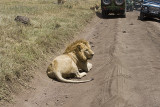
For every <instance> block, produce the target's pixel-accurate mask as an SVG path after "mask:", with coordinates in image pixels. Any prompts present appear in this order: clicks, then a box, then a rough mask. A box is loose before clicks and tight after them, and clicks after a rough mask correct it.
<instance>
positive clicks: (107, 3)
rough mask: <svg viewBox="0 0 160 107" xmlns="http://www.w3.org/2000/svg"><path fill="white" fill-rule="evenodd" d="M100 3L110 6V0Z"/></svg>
mask: <svg viewBox="0 0 160 107" xmlns="http://www.w3.org/2000/svg"><path fill="white" fill-rule="evenodd" d="M102 3H103V4H104V5H110V4H111V0H102Z"/></svg>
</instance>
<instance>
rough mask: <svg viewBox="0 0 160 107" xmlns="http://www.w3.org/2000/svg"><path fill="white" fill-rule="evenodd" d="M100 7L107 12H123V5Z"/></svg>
mask: <svg viewBox="0 0 160 107" xmlns="http://www.w3.org/2000/svg"><path fill="white" fill-rule="evenodd" d="M101 9H102V10H104V11H107V12H108V13H123V12H125V7H123V6H119V7H113V6H101Z"/></svg>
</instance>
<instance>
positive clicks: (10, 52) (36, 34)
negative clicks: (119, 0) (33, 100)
mask: <svg viewBox="0 0 160 107" xmlns="http://www.w3.org/2000/svg"><path fill="white" fill-rule="evenodd" d="M95 3H97V2H96V0H76V1H73V0H67V2H66V3H65V4H63V5H58V4H57V1H55V0H1V1H0V102H2V101H8V102H10V101H12V100H11V95H12V94H11V93H16V92H18V91H17V90H18V89H19V87H27V86H26V85H25V83H26V82H29V81H30V80H31V78H33V77H32V76H33V75H32V73H33V72H30V71H31V70H34V69H35V68H34V67H37V68H36V69H38V67H39V66H38V63H37V62H40V61H44V62H46V61H47V59H48V58H49V56H51V55H52V56H53V53H56V52H57V51H58V50H59V49H60V48H61V47H62V46H64V45H65V43H66V42H67V41H69V40H70V39H72V38H73V37H74V36H75V34H76V32H78V31H79V30H80V29H82V28H83V27H84V26H85V25H86V24H87V22H88V21H89V20H90V19H91V18H92V16H93V15H94V13H93V11H91V10H90V6H92V5H94V4H95ZM18 15H21V16H27V17H28V18H30V20H31V25H28V26H27V25H23V24H21V23H17V22H15V21H14V18H15V17H16V16H18Z"/></svg>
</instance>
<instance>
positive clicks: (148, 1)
mask: <svg viewBox="0 0 160 107" xmlns="http://www.w3.org/2000/svg"><path fill="white" fill-rule="evenodd" d="M145 17H153V18H160V0H144V1H143V3H142V6H141V11H140V16H139V18H140V20H143V19H144V18H145Z"/></svg>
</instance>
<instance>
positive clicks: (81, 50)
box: [74, 43, 94, 62]
mask: <svg viewBox="0 0 160 107" xmlns="http://www.w3.org/2000/svg"><path fill="white" fill-rule="evenodd" d="M74 53H75V55H76V56H77V58H78V59H79V60H81V61H82V62H84V61H87V60H88V59H91V58H92V57H93V55H94V52H93V51H92V50H91V48H89V47H88V46H86V45H85V44H83V43H80V44H78V45H77V46H76V49H75V51H74Z"/></svg>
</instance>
